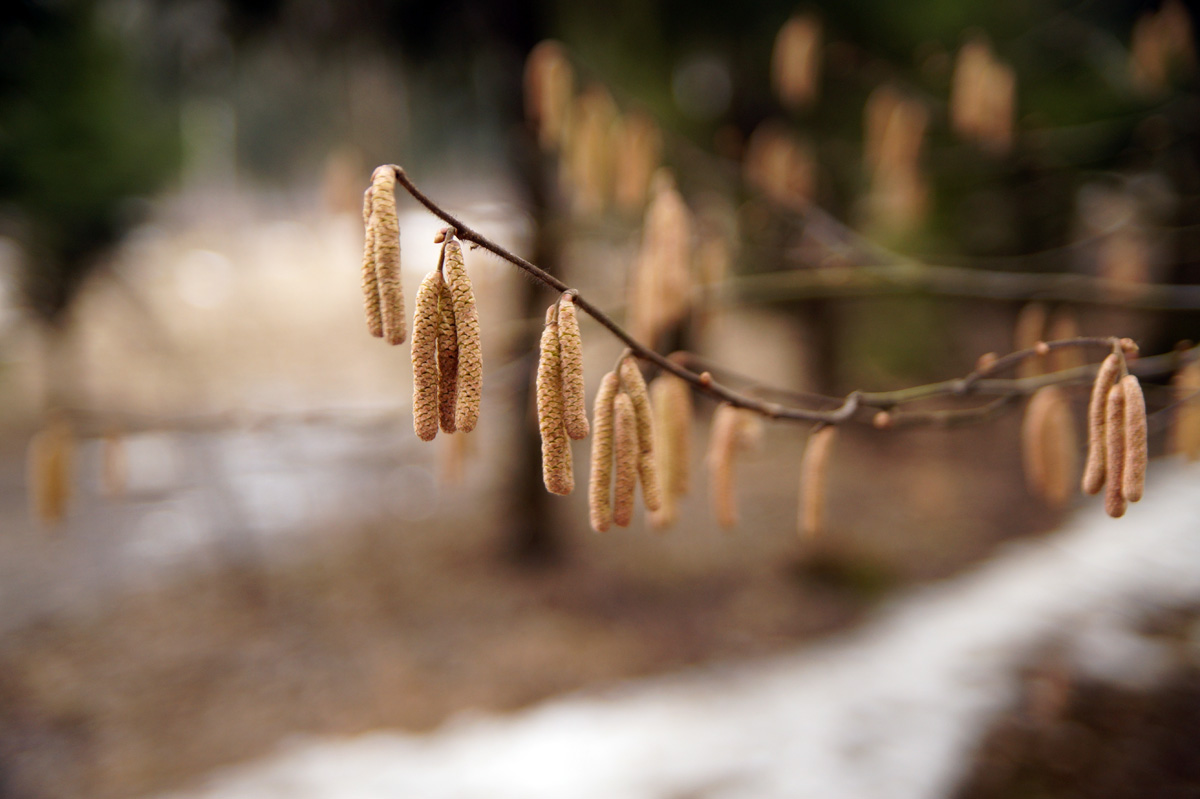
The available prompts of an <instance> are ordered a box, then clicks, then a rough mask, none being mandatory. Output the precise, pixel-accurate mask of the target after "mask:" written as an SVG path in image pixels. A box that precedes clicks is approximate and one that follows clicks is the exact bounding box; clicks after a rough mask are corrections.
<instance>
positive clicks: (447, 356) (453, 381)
mask: <svg viewBox="0 0 1200 799" xmlns="http://www.w3.org/2000/svg"><path fill="white" fill-rule="evenodd" d="M437 359H438V417H439V419H440V421H441V425H442V432H444V433H453V432H455V431H456V430H457V429H458V428H457V426H456V425H455V422H454V413H455V410H456V409H457V407H458V332H457V331H456V330H455V327H454V297H453V296H452V295H451V294H450V286H449V285H447V284H446V281H445V280H442V281H441V292H440V293H439V298H438V336H437Z"/></svg>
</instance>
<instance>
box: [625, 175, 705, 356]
mask: <svg viewBox="0 0 1200 799" xmlns="http://www.w3.org/2000/svg"><path fill="white" fill-rule="evenodd" d="M653 183H654V186H653V191H652V194H653V197H652V199H651V201H650V204H649V205H648V206H647V207H646V215H645V221H644V222H643V224H642V243H641V247H640V248H639V250H638V255H637V258H636V260H635V262H634V270H633V275H632V280H631V283H630V297H629V304H630V312H629V313H630V324H631V325H632V327H633V335H634V336H635V337H637V338H638V339H640V340H642V341H645V342H650V343H651V344H652V345H653V342H655V341H656V340H657V339H658V338H659V336H660V335H661V334H662V333H663V332H664V331H666V330H668V329H669V328H670V327H672V326H673V325H676V324H678V323H679V322H681V321H682V320H683V318H684V316H685V315H686V314H687V312H688V310H689V308H690V307H691V294H692V280H691V262H692V216H691V212H690V211H689V210H688V207H687V205H686V204H685V203H684V201H683V197H682V196H680V194H679V191H678V190H677V189H676V188H675V179H674V178H673V177H672V176H671V173H670V171H668V170H666V169H660V170H659V171H658V172H657V173H656V174H655V176H654V181H653Z"/></svg>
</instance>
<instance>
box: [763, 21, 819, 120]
mask: <svg viewBox="0 0 1200 799" xmlns="http://www.w3.org/2000/svg"><path fill="white" fill-rule="evenodd" d="M820 71H821V23H820V21H819V20H818V19H817V18H816V17H814V16H812V15H808V14H806V15H804V16H794V17H792V18H791V19H789V20H788V21H787V22H785V23H783V27H782V28H780V29H779V33H778V34H777V35H776V36H775V48H774V50H773V51H772V53H771V84H772V86H774V88H775V91H776V92H777V93H778V94H779V101H780V102H781V103H782V104H783V106H784V107H785V108H790V109H796V108H801V107H803V106H806V105H809V104H811V103H812V102H813V101H814V100H815V99H816V97H817V87H818V81H819V78H820Z"/></svg>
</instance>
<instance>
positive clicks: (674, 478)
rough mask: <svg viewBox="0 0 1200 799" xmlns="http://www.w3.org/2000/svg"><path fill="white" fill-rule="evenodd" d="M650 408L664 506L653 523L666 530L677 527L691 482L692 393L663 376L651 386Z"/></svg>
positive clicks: (672, 376)
mask: <svg viewBox="0 0 1200 799" xmlns="http://www.w3.org/2000/svg"><path fill="white" fill-rule="evenodd" d="M650 405H651V407H653V408H654V435H655V437H656V438H655V441H654V453H655V456H656V458H657V461H658V477H659V485H660V488H661V490H662V505H661V507H660V508H659V510H658V511H655V512H652V513H651V515H650V521H651V523H652V524H653V525H654V526H655V527H656V528H658V529H660V530H662V529H666V528H668V527H670V526H671V525H673V524H674V523H675V520H676V517H677V515H678V505H679V503H678V500H679V498H680V497H682V496H684V495H685V494H687V492H688V485H689V482H690V480H691V474H690V468H691V464H690V461H691V448H692V392H691V390H690V389H689V388H688V385H687V383H685V382H684V381H682V380H680V379H679V378H678V377H675V376H674V375H672V374H661V375H659V376H658V377H656V378H654V380H652V381H651V382H650Z"/></svg>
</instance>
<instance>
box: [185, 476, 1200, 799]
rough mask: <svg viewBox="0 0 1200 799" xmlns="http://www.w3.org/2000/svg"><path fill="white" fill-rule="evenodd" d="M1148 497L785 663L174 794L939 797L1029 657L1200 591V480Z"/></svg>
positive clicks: (311, 750)
mask: <svg viewBox="0 0 1200 799" xmlns="http://www.w3.org/2000/svg"><path fill="white" fill-rule="evenodd" d="M1148 485H1149V490H1148V491H1147V495H1146V499H1145V500H1144V501H1143V502H1142V503H1140V504H1139V505H1136V506H1133V507H1131V509H1130V511H1129V513H1128V515H1127V516H1126V517H1125V518H1124V519H1122V520H1120V521H1113V520H1111V519H1108V518H1107V517H1105V516H1104V515H1103V511H1102V510H1101V508H1100V505H1101V503H1100V502H1099V501H1090V502H1088V503H1087V506H1086V508H1085V509H1083V510H1081V511H1080V512H1079V513H1077V514H1076V515H1075V516H1074V517H1073V519H1072V520H1071V521H1070V522H1069V524H1068V526H1067V527H1065V528H1064V529H1063V530H1061V531H1059V532H1058V533H1056V534H1054V535H1053V536H1051V537H1049V538H1046V539H1043V540H1038V541H1030V542H1024V543H1022V544H1019V545H1014V546H1012V547H1010V548H1009V549H1008V550H1007V551H1005V552H1003V553H1001V554H999V555H998V556H997V557H996V558H994V559H993V560H992V561H990V562H988V563H987V564H985V565H984V566H982V567H981V568H979V569H978V570H976V571H974V572H972V573H968V574H965V575H962V576H960V577H958V578H955V579H953V580H950V581H947V582H944V583H942V584H938V585H934V586H931V587H927V588H924V589H921V590H917V591H915V592H913V593H911V594H909V595H907V596H905V597H903V598H901V599H899V600H897V601H896V602H894V603H892V604H891V605H890V606H889V607H888V608H886V609H885V610H884V611H883V612H882V613H881V614H880V616H879V617H877V618H876V619H874V620H873V621H871V622H870V623H868V624H867V625H865V626H863V627H861V628H859V629H857V630H856V631H854V632H852V633H849V634H846V635H844V636H840V637H838V638H836V639H833V640H830V641H828V642H827V643H824V644H820V645H816V646H810V647H807V648H805V649H803V650H800V651H797V652H795V653H794V654H790V655H785V656H780V657H775V658H772V659H770V660H768V661H764V662H758V663H755V664H750V665H745V666H741V667H737V668H726V669H709V670H704V671H693V672H690V673H687V674H683V675H679V676H674V677H667V678H658V679H653V680H645V681H642V682H638V683H631V684H629V685H627V686H625V687H622V688H620V689H617V690H611V691H607V692H604V693H594V694H587V695H575V696H568V697H565V698H560V699H556V700H552V701H549V702H546V703H544V704H543V705H541V706H538V707H535V708H532V709H529V710H527V711H525V712H521V713H518V714H515V715H509V716H496V717H476V718H470V719H465V718H464V719H459V720H457V721H455V722H452V723H450V724H448V725H447V726H445V727H444V728H442V729H441V730H439V731H437V732H434V733H432V734H429V735H406V734H393V733H379V734H372V735H366V736H362V737H360V738H357V739H353V740H340V741H339V740H334V741H316V742H308V741H306V742H293V743H291V744H289V745H288V746H287V747H286V748H285V750H284V751H281V752H280V753H279V754H277V755H275V756H273V757H271V758H269V759H267V760H265V761H262V762H259V763H253V764H248V765H245V766H242V767H238V768H235V769H231V770H227V771H225V772H223V773H222V774H220V775H218V776H216V777H214V778H212V779H211V780H209V781H208V782H207V783H206V784H205V785H204V786H203V787H201V788H199V789H196V790H193V791H191V792H188V793H181V794H176V795H174V796H175V799H185V798H186V799H218V798H219V799H250V797H254V799H274V798H275V797H279V798H280V799H282V797H288V799H326V798H328V799H334V797H336V798H337V799H450V798H451V797H453V799H543V798H544V799H682V798H683V797H697V798H698V797H704V799H743V798H745V799H749V798H750V797H754V799H775V797H779V799H783V798H784V797H787V799H798V798H799V797H820V798H821V799H840V798H841V797H845V799H893V798H894V799H901V798H903V799H914V798H918V797H941V796H946V795H947V792H948V791H949V790H951V789H952V788H953V786H954V785H955V784H956V783H957V782H958V780H959V778H960V777H961V776H962V774H961V769H962V768H963V767H964V764H965V762H966V761H967V757H968V756H969V753H970V751H971V750H972V749H973V748H974V746H975V745H976V744H977V743H978V741H979V737H980V735H982V733H983V732H984V729H985V727H986V725H987V722H988V720H989V718H990V717H991V716H992V715H993V714H994V713H995V712H996V711H997V710H998V709H1000V708H1002V707H1004V706H1005V705H1007V704H1008V703H1009V702H1011V701H1012V700H1013V698H1014V691H1015V688H1016V686H1017V676H1016V672H1017V668H1018V666H1019V665H1021V663H1022V661H1023V660H1024V658H1025V657H1026V656H1028V655H1029V654H1030V651H1031V649H1033V648H1034V647H1036V646H1038V645H1039V644H1041V643H1043V642H1045V641H1046V640H1047V638H1048V637H1049V636H1052V635H1054V634H1056V633H1060V632H1071V633H1074V634H1077V635H1078V634H1081V633H1080V631H1084V632H1083V633H1082V635H1083V637H1084V638H1088V639H1089V640H1090V643H1089V644H1088V645H1087V647H1085V649H1084V651H1086V652H1089V653H1094V654H1095V657H1096V658H1097V660H1098V661H1100V660H1104V659H1105V658H1106V657H1107V659H1108V660H1109V661H1112V663H1116V662H1119V661H1120V659H1121V658H1120V657H1119V652H1120V651H1121V650H1120V647H1112V646H1105V645H1103V644H1102V643H1100V642H1101V641H1102V640H1103V639H1104V636H1103V635H1099V634H1095V635H1090V636H1089V634H1088V633H1087V632H1086V631H1088V630H1103V629H1106V628H1119V627H1120V623H1121V622H1122V620H1123V622H1124V623H1128V622H1129V621H1132V620H1134V619H1136V617H1137V616H1139V615H1140V614H1142V613H1143V612H1145V611H1148V610H1152V609H1153V608H1154V607H1157V606H1160V605H1171V604H1175V603H1179V602H1182V601H1186V600H1193V599H1197V598H1200V468H1197V467H1196V466H1191V467H1184V466H1182V465H1179V464H1165V463H1164V464H1158V465H1157V468H1156V469H1154V470H1153V471H1152V473H1151V475H1150V479H1149V481H1148ZM1114 620H1116V621H1114ZM1114 651H1115V652H1117V653H1118V654H1117V655H1113V654H1112V653H1113V652H1114ZM1106 652H1108V653H1109V655H1107V656H1106V655H1105V653H1106ZM1135 660H1136V658H1135ZM1112 663H1109V666H1112ZM1097 665H1098V666H1099V665H1100V664H1099V663H1098V664H1097Z"/></svg>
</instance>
